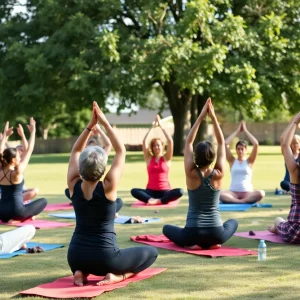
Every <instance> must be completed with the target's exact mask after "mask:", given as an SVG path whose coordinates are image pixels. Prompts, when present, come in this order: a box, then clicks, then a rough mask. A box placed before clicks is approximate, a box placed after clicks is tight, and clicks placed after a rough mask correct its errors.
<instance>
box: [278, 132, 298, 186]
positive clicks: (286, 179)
mask: <svg viewBox="0 0 300 300" xmlns="http://www.w3.org/2000/svg"><path fill="white" fill-rule="evenodd" d="M288 128H289V127H287V128H286V129H285V130H284V131H283V133H282V134H281V136H280V145H281V152H282V154H283V151H282V144H283V140H284V138H285V136H286V133H287V130H288ZM298 128H299V126H298ZM290 147H291V150H292V153H293V156H294V159H295V161H296V162H297V163H298V162H299V154H300V136H299V135H297V134H295V135H294V136H293V139H292V143H291V145H290ZM280 187H281V188H282V189H283V190H284V191H286V192H289V191H290V173H289V170H288V168H287V166H286V164H285V176H284V179H283V180H282V181H281V182H280Z"/></svg>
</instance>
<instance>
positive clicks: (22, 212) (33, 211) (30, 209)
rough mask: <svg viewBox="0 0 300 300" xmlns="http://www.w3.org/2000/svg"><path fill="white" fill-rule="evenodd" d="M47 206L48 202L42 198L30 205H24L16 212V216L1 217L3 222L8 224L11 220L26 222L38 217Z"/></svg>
mask: <svg viewBox="0 0 300 300" xmlns="http://www.w3.org/2000/svg"><path fill="white" fill-rule="evenodd" d="M46 205H47V200H46V199H45V198H41V199H38V200H34V201H32V202H30V203H29V204H26V205H23V207H22V208H21V209H19V210H18V211H16V212H15V213H14V214H7V215H3V214H2V215H1V220H2V221H3V222H8V221H9V220H17V221H25V220H27V219H29V218H31V217H33V216H36V215H38V214H39V213H41V212H42V211H43V209H44V208H45V207H46Z"/></svg>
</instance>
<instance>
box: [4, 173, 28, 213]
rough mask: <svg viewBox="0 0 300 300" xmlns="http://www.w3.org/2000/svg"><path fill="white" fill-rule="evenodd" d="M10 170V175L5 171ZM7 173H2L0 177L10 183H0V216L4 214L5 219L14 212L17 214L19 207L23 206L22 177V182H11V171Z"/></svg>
mask: <svg viewBox="0 0 300 300" xmlns="http://www.w3.org/2000/svg"><path fill="white" fill-rule="evenodd" d="M9 172H10V176H9V177H8V176H7V173H9ZM7 173H4V176H3V177H2V178H1V179H0V183H1V181H2V180H3V179H4V178H6V179H7V180H8V181H9V182H10V183H11V184H10V185H2V184H0V187H1V190H2V192H1V201H0V217H1V216H5V219H7V217H12V216H14V215H15V214H18V212H19V211H20V209H22V208H23V206H24V204H23V194H22V188H23V185H24V179H23V180H22V182H20V183H17V184H13V183H12V182H11V173H12V172H11V171H8V172H7Z"/></svg>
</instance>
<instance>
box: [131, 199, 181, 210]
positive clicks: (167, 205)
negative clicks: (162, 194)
mask: <svg viewBox="0 0 300 300" xmlns="http://www.w3.org/2000/svg"><path fill="white" fill-rule="evenodd" d="M179 202H180V200H175V201H171V202H169V203H168V204H160V205H147V204H146V203H145V202H142V201H139V200H137V201H136V202H134V203H133V204H132V205H131V207H144V208H170V207H176V206H177V205H178V204H179Z"/></svg>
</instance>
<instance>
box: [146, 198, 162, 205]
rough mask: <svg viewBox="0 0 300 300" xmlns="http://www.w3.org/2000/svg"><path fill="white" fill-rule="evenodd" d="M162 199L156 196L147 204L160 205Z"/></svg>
mask: <svg viewBox="0 0 300 300" xmlns="http://www.w3.org/2000/svg"><path fill="white" fill-rule="evenodd" d="M160 204H161V201H160V199H154V198H150V199H149V200H148V202H147V205H160Z"/></svg>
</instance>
